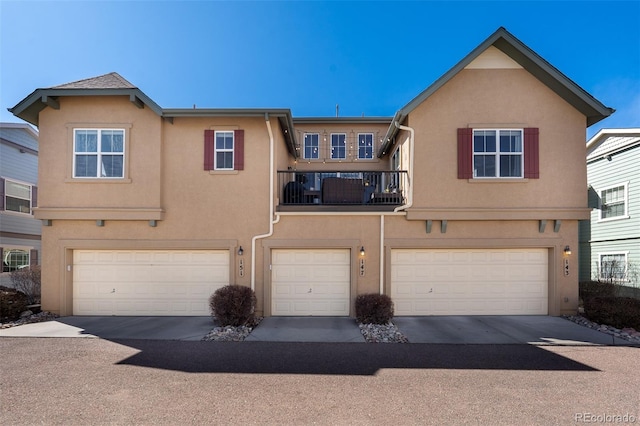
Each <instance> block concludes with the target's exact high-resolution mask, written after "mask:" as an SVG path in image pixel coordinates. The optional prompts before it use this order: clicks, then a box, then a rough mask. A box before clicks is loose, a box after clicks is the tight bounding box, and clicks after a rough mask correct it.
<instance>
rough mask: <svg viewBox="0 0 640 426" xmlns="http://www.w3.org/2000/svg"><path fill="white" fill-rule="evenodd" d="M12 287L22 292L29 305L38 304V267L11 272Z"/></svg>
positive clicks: (39, 286)
mask: <svg viewBox="0 0 640 426" xmlns="http://www.w3.org/2000/svg"><path fill="white" fill-rule="evenodd" d="M10 277H11V282H12V283H13V286H14V287H15V288H16V289H18V290H20V291H21V292H23V293H24V294H25V295H26V296H27V299H28V301H29V304H30V305H33V304H36V303H40V288H41V285H40V277H41V273H40V267H39V266H37V265H34V266H30V267H28V268H22V269H16V270H15V271H13V272H11V275H10Z"/></svg>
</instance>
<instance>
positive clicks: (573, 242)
mask: <svg viewBox="0 0 640 426" xmlns="http://www.w3.org/2000/svg"><path fill="white" fill-rule="evenodd" d="M380 221H381V219H380V216H379V215H367V216H362V215H353V214H343V215H318V216H309V215H304V216H302V215H301V216H290V215H286V216H282V217H281V219H280V222H279V223H278V224H277V225H276V227H275V232H274V235H273V236H272V237H271V238H269V239H267V240H264V241H263V242H262V246H263V247H264V252H263V256H264V258H265V267H264V271H263V273H264V284H265V293H264V297H263V298H262V300H263V303H264V307H265V308H266V314H269V310H268V306H269V302H270V297H271V295H270V288H269V286H270V270H269V264H268V263H269V256H270V250H271V249H274V248H349V249H351V250H352V259H353V264H352V269H353V274H352V277H353V278H352V283H351V285H352V289H351V290H352V293H353V294H354V295H357V294H363V293H376V292H378V291H379V289H380V262H383V289H384V292H385V293H386V294H390V281H391V275H390V274H391V264H390V256H389V255H390V250H392V249H394V248H416V249H425V248H433V249H441V248H479V249H486V248H506V249H508V248H544V249H547V250H548V256H549V259H548V260H549V273H548V274H549V276H548V294H549V314H550V315H561V314H568V313H572V312H573V313H574V312H575V311H576V309H577V306H578V286H577V276H578V275H577V274H578V270H577V258H576V255H575V254H574V255H570V256H568V257H566V256H565V255H564V254H563V249H564V247H565V246H567V245H568V246H570V247H572V248H573V247H577V245H578V225H577V223H578V222H577V221H563V222H562V224H561V226H560V228H559V230H558V232H555V231H554V226H553V223H550V224H549V225H548V226H546V227H545V229H544V232H540V227H539V222H538V221H536V220H528V221H449V222H448V223H447V226H446V229H444V232H443V228H442V226H441V222H440V221H434V222H433V224H432V227H431V232H429V233H427V229H426V221H408V220H407V219H406V218H405V216H404V215H385V216H384V219H383V221H384V240H383V247H384V248H383V252H382V256H381V251H380V238H381V234H380V228H381V227H380ZM360 247H364V248H365V251H366V254H365V256H364V259H365V274H364V276H360V275H359V270H358V268H359V264H358V262H359V259H360V256H359V253H358V250H359V248H360ZM574 253H575V251H574ZM565 257H566V258H568V259H569V262H570V263H569V266H570V270H569V275H565V274H564V267H563V264H564V259H565Z"/></svg>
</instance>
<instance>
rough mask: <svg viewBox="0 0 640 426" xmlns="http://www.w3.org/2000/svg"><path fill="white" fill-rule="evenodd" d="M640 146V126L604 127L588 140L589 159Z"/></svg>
mask: <svg viewBox="0 0 640 426" xmlns="http://www.w3.org/2000/svg"><path fill="white" fill-rule="evenodd" d="M634 146H640V128H634V129H602V130H600V131H599V132H598V133H597V134H596V135H595V136H593V137H592V138H591V139H590V140H589V141H588V142H587V161H589V160H593V159H596V158H601V157H604V156H607V155H610V154H613V153H615V152H619V151H622V150H625V149H628V148H631V147H634Z"/></svg>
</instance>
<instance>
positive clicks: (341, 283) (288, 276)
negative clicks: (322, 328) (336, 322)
mask: <svg viewBox="0 0 640 426" xmlns="http://www.w3.org/2000/svg"><path fill="white" fill-rule="evenodd" d="M350 253H351V252H350V250H348V249H318V250H308V249H305V250H284V249H278V250H272V251H271V286H272V287H271V288H272V297H271V299H272V303H271V314H272V315H283V316H284V315H288V316H307V315H317V316H346V315H349V295H350V290H349V289H350V285H349V284H350V281H351V279H350V276H351V261H350Z"/></svg>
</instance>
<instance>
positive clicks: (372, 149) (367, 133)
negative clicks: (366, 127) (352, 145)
mask: <svg viewBox="0 0 640 426" xmlns="http://www.w3.org/2000/svg"><path fill="white" fill-rule="evenodd" d="M361 135H365V136H366V135H369V136H371V157H370V158H369V157H360V136H361ZM357 138H358V139H357V140H356V144H357V147H356V149H357V152H358V154H357V155H356V157H357V158H358V160H373V159H374V157H375V154H376V139H375V137H374V134H373V133H371V132H362V133H358V135H357Z"/></svg>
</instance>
